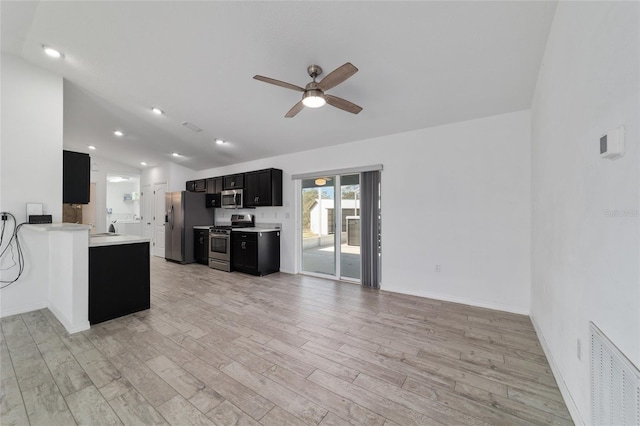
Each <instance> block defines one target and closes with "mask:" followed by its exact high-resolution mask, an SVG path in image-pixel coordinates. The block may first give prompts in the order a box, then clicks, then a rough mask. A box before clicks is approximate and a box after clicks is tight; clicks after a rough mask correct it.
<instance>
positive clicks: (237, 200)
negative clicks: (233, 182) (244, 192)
mask: <svg viewBox="0 0 640 426" xmlns="http://www.w3.org/2000/svg"><path fill="white" fill-rule="evenodd" d="M240 198H241V195H240V194H236V206H239V205H240Z"/></svg>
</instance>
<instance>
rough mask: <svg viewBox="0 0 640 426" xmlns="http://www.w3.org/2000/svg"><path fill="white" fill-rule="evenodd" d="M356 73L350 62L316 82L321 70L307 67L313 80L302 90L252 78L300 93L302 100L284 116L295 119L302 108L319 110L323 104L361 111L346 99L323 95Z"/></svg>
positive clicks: (351, 110) (290, 85) (255, 77)
mask: <svg viewBox="0 0 640 426" xmlns="http://www.w3.org/2000/svg"><path fill="white" fill-rule="evenodd" d="M357 72H358V68H356V67H355V66H353V64H351V63H350V62H347V63H346V64H344V65H342V66H340V67H338V68H336V69H335V70H333V71H331V72H330V73H329V74H327V75H326V76H325V77H324V78H323V79H322V80H320V81H319V82H317V81H316V78H317V77H318V76H319V75H320V74H322V68H320V66H319V65H309V67H307V73H309V76H310V77H311V78H313V81H312V82H310V83H308V84H307V85H306V86H305V87H304V89H303V88H302V87H300V86H296V85H295V84H290V83H286V82H284V81H280V80H276V79H274V78H269V77H264V76H262V75H254V76H253V78H254V79H256V80H259V81H264V82H265V83H270V84H275V85H276V86H280V87H284V88H287V89H291V90H297V91H298V92H302V99H301V100H300V102H298V103H297V104H295V105H294V106H293V108H291V109H290V110H289V112H288V113H287V114H286V115H285V117H287V118H291V117H295V115H296V114H297V113H299V112H300V111H302V108H304V107H309V108H319V107H321V106H323V105H324V104H325V103H327V104H329V105H331V106H334V107H336V108H340V109H342V110H344V111H347V112H350V113H352V114H357V113H359V112H360V111H362V107H359V106H358V105H356V104H354V103H352V102H349V101H347V100H346V99H342V98H339V97H337V96H332V95H327V94H326V93H325V92H326V91H327V90H329V89H331V88H333V87H336V86H337V85H338V84H340V83H342V82H343V81H345V80H346V79H348V78H349V77H351V76H352V75H354V74H355V73H357Z"/></svg>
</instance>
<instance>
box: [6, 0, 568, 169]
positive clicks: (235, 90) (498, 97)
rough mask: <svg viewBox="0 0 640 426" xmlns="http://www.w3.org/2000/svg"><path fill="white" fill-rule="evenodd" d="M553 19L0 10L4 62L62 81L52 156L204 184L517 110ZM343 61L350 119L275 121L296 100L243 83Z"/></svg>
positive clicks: (410, 7)
mask: <svg viewBox="0 0 640 426" xmlns="http://www.w3.org/2000/svg"><path fill="white" fill-rule="evenodd" d="M555 6H556V3H555V2H545V1H531V2H528V1H504V2H500V1H497V2H482V1H480V2H477V1H472V2H453V1H442V2H437V1H425V2H415V1H414V2H398V1H387V2H346V1H344V2H330V1H315V2H267V1H260V2H243V1H235V2H214V1H209V2H206V1H202V2H182V1H143V2H101V1H86V2H46V1H43V2H7V1H3V2H1V19H2V21H1V27H2V28H1V36H2V51H3V52H8V53H12V54H15V55H18V56H21V57H23V58H24V59H26V60H27V61H29V62H32V63H34V64H36V65H38V66H41V67H43V68H46V69H49V70H51V71H53V72H55V73H57V74H60V75H62V76H63V77H64V78H65V79H66V81H65V91H64V96H65V116H64V131H65V133H64V145H65V148H67V149H73V150H77V151H82V152H89V151H88V150H87V145H95V146H97V148H98V149H97V150H96V151H92V152H91V153H92V154H93V155H100V156H102V157H105V158H108V159H112V160H115V161H118V162H121V163H124V164H128V165H131V166H134V167H141V166H140V161H142V160H144V161H147V163H148V164H149V166H152V165H154V164H159V163H163V162H166V161H174V162H176V163H178V164H181V165H183V166H185V167H189V168H191V169H194V170H202V169H206V168H210V167H217V166H222V165H227V164H233V163H238V162H242V161H248V160H252V159H258V158H264V157H270V156H274V155H280V154H284V153H289V152H295V151H303V150H309V149H313V148H319V147H323V146H329V145H335V144H341V143H346V142H350V141H354V140H360V139H365V138H370V137H375V136H382V135H388V134H393V133H399V132H403V131H409V130H414V129H419V128H425V127H430V126H435V125H440V124H446V123H452V122H457V121H463V120H468V119H473V118H479V117H484V116H489V115H494V114H500V113H505V112H510V111H517V110H521V109H526V108H529V106H530V104H531V99H532V94H533V90H534V87H535V83H536V78H537V74H538V70H539V68H540V62H541V59H542V54H543V51H544V47H545V43H546V39H547V34H548V32H549V28H550V25H551V21H552V19H553V13H554V10H555ZM42 44H48V45H50V46H52V47H55V48H56V49H59V50H60V51H62V52H63V53H64V54H65V57H64V59H62V60H53V59H51V58H49V57H47V56H45V55H44V54H43V52H42V49H41V45H42ZM347 61H349V62H351V63H353V64H354V65H355V66H356V67H358V68H359V69H360V71H359V72H358V73H357V74H355V75H354V76H353V77H351V78H350V79H349V80H347V81H346V82H344V83H343V84H341V85H339V86H338V87H336V88H334V89H332V90H331V91H329V93H330V94H333V95H336V96H340V97H343V98H345V99H348V100H350V101H352V102H354V103H356V104H358V105H360V106H362V107H363V108H364V110H363V111H362V112H361V113H360V114H358V115H353V114H350V113H347V112H344V111H341V110H338V109H336V108H333V107H330V106H325V107H323V108H320V109H315V110H311V109H305V110H303V111H302V112H300V113H299V114H298V115H297V116H296V117H295V118H284V114H285V113H286V112H287V111H288V110H289V109H290V108H291V107H292V106H293V105H294V104H295V103H296V102H298V101H299V100H300V93H298V92H295V91H291V90H287V89H284V88H280V87H276V86H272V85H269V84H265V83H262V82H259V81H256V80H253V79H252V77H253V75H255V74H261V75H265V76H268V77H272V78H276V79H279V80H284V81H287V82H290V83H293V84H296V85H300V86H304V85H305V84H306V83H307V82H309V81H310V78H309V76H308V75H307V73H306V68H307V66H308V65H310V64H318V65H320V66H321V67H322V68H323V69H324V70H325V75H326V74H327V73H328V72H330V71H331V70H333V69H334V68H336V67H338V66H340V65H342V64H343V63H345V62H347ZM321 77H322V76H321ZM152 106H158V107H160V108H161V109H163V110H164V111H165V112H166V114H165V115H163V116H156V115H154V114H152V113H151V111H150V108H151V107H152ZM183 121H189V122H192V123H193V124H195V125H196V126H198V127H200V128H201V129H203V131H202V132H200V133H194V132H192V131H191V130H188V129H186V128H185V127H183V126H182V125H181V124H180V123H182V122H183ZM115 129H122V130H123V131H124V132H125V136H124V137H122V138H116V137H115V136H113V130H115ZM217 137H219V138H223V139H225V140H229V141H230V143H229V144H227V145H224V146H217V145H215V143H214V139H215V138H217ZM175 151H177V152H180V153H181V154H184V158H181V159H175V158H174V157H171V153H172V152H175Z"/></svg>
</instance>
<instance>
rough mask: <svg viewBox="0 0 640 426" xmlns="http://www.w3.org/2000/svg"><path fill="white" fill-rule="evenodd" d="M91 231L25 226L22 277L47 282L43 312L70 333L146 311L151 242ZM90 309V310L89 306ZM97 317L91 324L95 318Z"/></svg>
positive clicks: (66, 225)
mask: <svg viewBox="0 0 640 426" xmlns="http://www.w3.org/2000/svg"><path fill="white" fill-rule="evenodd" d="M90 228H91V227H90V226H89V225H78V224H71V223H53V224H38V225H24V226H23V228H22V229H23V232H25V233H27V234H28V235H25V237H26V238H28V239H29V241H30V242H32V243H33V244H30V247H29V248H28V249H27V250H29V255H30V259H31V261H30V262H29V263H28V264H27V268H26V269H25V273H26V274H28V275H32V274H33V275H38V276H41V277H46V281H47V282H46V284H45V285H46V288H47V293H46V294H47V295H48V296H47V299H46V300H45V301H44V306H42V305H41V306H40V307H47V308H49V310H50V311H51V312H52V313H53V314H54V315H55V316H56V318H57V319H58V320H59V321H60V322H61V323H62V325H64V327H65V329H66V330H67V332H69V333H77V332H79V331H83V330H87V329H88V328H89V327H90V324H95V323H97V322H101V321H106V320H107V319H111V318H116V317H117V316H121V315H126V314H128V313H131V312H136V311H139V310H142V309H148V308H149V300H150V295H149V288H150V287H149V283H150V278H149V240H148V239H147V238H142V237H139V236H130V235H121V234H97V235H94V236H89V230H90ZM92 301H93V302H94V306H93V307H92V306H90V305H91V302H92ZM94 314H96V315H99V317H98V318H99V320H94V318H93V315H94Z"/></svg>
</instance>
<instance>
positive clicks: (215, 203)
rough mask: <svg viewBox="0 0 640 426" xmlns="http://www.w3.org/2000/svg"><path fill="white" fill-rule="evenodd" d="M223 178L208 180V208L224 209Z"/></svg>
mask: <svg viewBox="0 0 640 426" xmlns="http://www.w3.org/2000/svg"><path fill="white" fill-rule="evenodd" d="M221 192H222V177H215V178H209V179H207V196H206V206H207V207H214V208H215V207H222V205H221Z"/></svg>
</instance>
